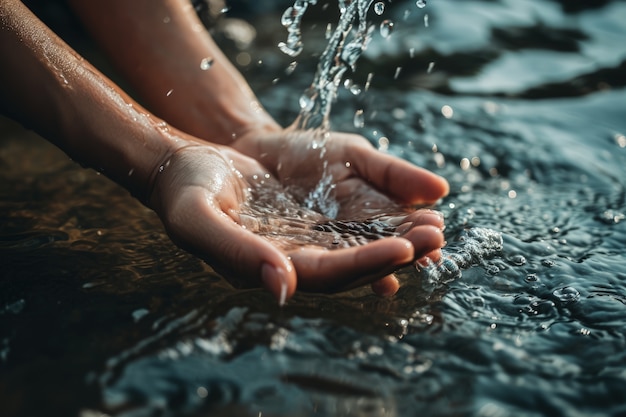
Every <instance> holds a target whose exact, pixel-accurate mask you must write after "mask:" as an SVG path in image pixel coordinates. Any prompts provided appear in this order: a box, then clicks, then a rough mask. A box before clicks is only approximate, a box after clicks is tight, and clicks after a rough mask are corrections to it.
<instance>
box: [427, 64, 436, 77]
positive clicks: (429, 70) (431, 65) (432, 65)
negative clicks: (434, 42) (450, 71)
mask: <svg viewBox="0 0 626 417" xmlns="http://www.w3.org/2000/svg"><path fill="white" fill-rule="evenodd" d="M433 68H435V63H434V62H430V63H429V64H428V68H427V69H426V73H427V74H430V73H431V72H433Z"/></svg>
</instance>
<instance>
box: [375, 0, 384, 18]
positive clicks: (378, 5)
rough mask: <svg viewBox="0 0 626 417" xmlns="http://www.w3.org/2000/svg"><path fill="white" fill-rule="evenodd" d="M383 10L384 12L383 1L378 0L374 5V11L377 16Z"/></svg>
mask: <svg viewBox="0 0 626 417" xmlns="http://www.w3.org/2000/svg"><path fill="white" fill-rule="evenodd" d="M384 12H385V3H383V2H382V1H379V2H378V3H376V4H375V5H374V13H376V14H377V15H378V16H380V15H381V14H383V13H384Z"/></svg>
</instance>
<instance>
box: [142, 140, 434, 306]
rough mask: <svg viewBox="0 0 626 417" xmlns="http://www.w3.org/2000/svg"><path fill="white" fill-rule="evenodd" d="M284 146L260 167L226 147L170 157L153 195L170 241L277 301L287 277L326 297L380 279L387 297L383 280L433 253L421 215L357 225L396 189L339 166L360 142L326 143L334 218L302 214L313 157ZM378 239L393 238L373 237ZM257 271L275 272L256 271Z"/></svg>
mask: <svg viewBox="0 0 626 417" xmlns="http://www.w3.org/2000/svg"><path fill="white" fill-rule="evenodd" d="M290 143H292V144H293V145H292V146H285V144H284V143H282V144H280V142H279V141H276V142H274V143H273V144H274V145H276V146H279V149H278V150H276V149H275V150H274V151H278V153H277V154H272V155H273V156H272V157H271V159H270V158H265V159H264V158H262V157H260V158H259V159H260V160H261V162H263V165H261V164H260V163H259V162H257V161H256V160H255V159H252V158H249V157H247V156H244V155H242V154H241V153H239V152H237V151H234V150H232V149H230V148H219V149H216V148H214V147H212V146H211V147H210V146H196V147H192V148H187V149H183V150H181V151H179V152H178V153H177V154H175V155H174V157H173V158H172V159H171V161H170V164H169V166H168V168H167V169H166V170H165V172H164V173H162V174H161V175H160V176H159V178H158V180H157V184H156V187H155V193H154V196H153V206H154V207H155V209H156V210H157V212H158V213H159V215H160V216H161V218H162V219H163V222H164V224H165V226H166V229H167V230H168V233H169V234H170V235H171V236H172V238H173V240H174V241H176V242H177V243H178V244H180V245H181V246H182V247H184V248H186V249H187V250H189V251H191V252H193V253H196V254H197V255H198V256H200V257H202V258H204V259H206V260H207V261H208V262H209V263H210V264H211V265H212V266H213V267H214V268H215V269H216V270H218V271H219V272H220V273H222V274H223V275H224V276H225V277H227V278H229V279H230V280H231V281H232V282H235V283H237V284H239V285H245V286H250V285H264V286H266V287H268V288H270V290H271V291H272V292H273V293H274V294H275V295H277V297H280V298H281V299H282V298H283V296H282V295H283V294H284V293H285V294H287V296H290V295H291V294H292V293H293V291H295V287H296V279H297V286H298V288H300V289H303V290H313V291H336V290H341V289H345V288H349V287H353V286H355V285H361V284H363V283H367V282H373V281H376V280H378V279H381V278H384V277H386V278H385V280H383V281H381V282H384V283H386V284H385V285H383V286H382V287H379V292H382V293H389V292H393V291H392V290H393V288H394V284H393V283H391V282H390V281H389V278H391V277H388V274H390V273H392V272H393V271H394V270H395V269H397V268H398V267H400V266H402V265H406V264H408V263H411V262H413V261H414V260H416V259H418V258H421V257H423V256H426V255H428V254H429V253H431V252H432V251H435V250H437V249H438V248H440V247H441V245H442V242H443V237H442V235H441V232H440V230H439V229H440V228H441V227H442V221H441V218H440V217H439V216H437V215H433V214H432V213H431V212H428V211H415V212H412V213H400V212H398V211H397V210H398V208H399V206H397V205H393V206H392V207H393V210H394V214H396V215H397V216H394V217H385V218H378V219H377V220H376V221H366V219H369V218H371V217H373V216H372V214H374V212H377V214H380V213H382V211H381V210H380V209H381V208H383V207H385V204H387V206H386V207H389V206H388V205H389V204H393V203H392V200H391V199H389V198H388V197H386V196H385V195H384V194H383V192H386V193H389V194H391V195H393V194H394V193H396V194H398V191H399V189H398V187H394V185H393V184H390V185H389V184H387V185H386V184H385V181H386V180H385V179H384V178H383V179H382V181H381V180H380V178H379V179H378V181H377V180H372V181H371V182H370V181H368V180H367V177H365V178H364V177H363V174H364V173H366V174H367V172H366V171H367V170H368V169H369V168H367V166H366V167H365V168H363V166H362V164H360V163H359V161H356V160H355V162H354V165H352V164H350V165H351V166H346V162H350V159H346V158H356V157H359V156H360V152H365V154H366V155H369V154H368V152H369V149H367V151H362V150H360V149H361V148H363V147H362V146H361V145H359V146H357V147H356V148H351V147H350V146H347V145H346V142H344V141H343V140H341V141H337V142H335V143H330V142H329V143H327V145H329V144H330V145H329V146H330V147H329V148H327V151H328V152H329V156H330V159H328V161H329V162H328V165H327V169H328V172H329V173H330V174H331V175H332V178H333V181H334V182H335V184H336V188H335V198H336V200H337V202H338V204H339V215H338V217H337V220H333V219H330V218H328V217H327V216H324V215H322V214H320V213H318V212H316V211H315V210H310V209H307V208H305V207H302V204H301V203H302V197H303V195H304V193H303V191H305V190H307V187H311V186H314V185H316V184H317V183H318V182H319V180H320V178H321V176H322V174H323V170H320V169H317V168H316V166H319V165H318V164H317V162H318V161H319V159H318V161H315V160H311V158H310V157H307V153H306V152H305V151H306V150H307V147H306V146H302V145H299V144H297V143H294V142H293V141H291V142H290ZM363 149H366V148H363ZM374 152H375V151H374ZM272 161H273V164H272V163H269V162H272ZM367 162H368V161H366V165H367ZM369 162H371V160H370V161H369ZM375 165H376V164H375ZM352 166H356V167H357V168H356V170H355V169H351V168H352ZM407 166H408V164H407ZM379 169H380V167H378V168H376V167H374V170H373V171H372V172H371V173H372V174H375V173H376V171H377V170H379ZM385 170H386V171H388V172H390V171H389V170H393V167H389V168H384V169H383V171H385ZM431 175H432V174H431ZM394 190H395V191H394ZM354 191H356V192H354ZM418 194H419V195H418ZM418 197H419V198H418ZM419 199H422V202H426V201H427V200H428V198H422V196H421V194H420V193H409V198H408V199H405V200H404V201H402V200H401V203H403V204H406V203H417V202H419V201H418V200H419ZM366 202H373V204H370V206H367V205H366V204H365V203H366ZM350 219H355V220H357V221H356V222H350V221H347V220H350ZM339 220H341V221H339ZM433 226H434V227H433ZM386 236H401V237H402V238H392V239H382V238H383V237H386ZM336 248H337V250H330V251H329V250H328V249H336ZM265 265H272V266H274V267H275V268H274V269H272V271H278V272H277V273H269V274H266V273H265V272H264V271H265V270H266V269H267V268H265ZM267 276H271V277H272V278H271V279H268V278H267ZM278 281H280V283H278ZM395 285H397V283H396V284H395ZM277 286H278V287H277ZM390 288H391V290H390ZM396 289H397V288H396Z"/></svg>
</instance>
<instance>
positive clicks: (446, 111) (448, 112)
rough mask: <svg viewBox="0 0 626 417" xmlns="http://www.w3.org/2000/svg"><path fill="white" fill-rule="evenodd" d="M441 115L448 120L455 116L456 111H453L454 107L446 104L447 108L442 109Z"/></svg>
mask: <svg viewBox="0 0 626 417" xmlns="http://www.w3.org/2000/svg"><path fill="white" fill-rule="evenodd" d="M441 114H442V115H443V117H445V118H446V119H450V118H451V117H452V116H453V115H454V110H453V109H452V107H450V106H448V105H447V104H446V105H445V106H443V107H441Z"/></svg>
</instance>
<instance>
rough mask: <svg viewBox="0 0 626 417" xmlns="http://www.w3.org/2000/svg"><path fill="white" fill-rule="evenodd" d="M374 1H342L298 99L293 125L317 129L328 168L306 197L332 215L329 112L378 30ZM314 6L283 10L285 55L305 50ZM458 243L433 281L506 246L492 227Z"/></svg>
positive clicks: (380, 7)
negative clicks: (304, 30)
mask: <svg viewBox="0 0 626 417" xmlns="http://www.w3.org/2000/svg"><path fill="white" fill-rule="evenodd" d="M372 3H374V0H339V2H338V6H339V12H340V17H339V21H338V24H337V27H336V28H335V30H334V31H331V30H330V27H331V26H330V24H329V25H328V26H327V33H326V38H327V39H328V44H327V46H326V48H325V49H324V52H323V53H322V55H321V57H320V60H319V63H318V65H317V71H316V73H315V77H314V79H313V82H312V83H311V85H310V86H309V87H308V88H307V89H306V90H305V91H304V93H303V94H302V96H301V97H300V99H299V105H300V113H299V115H298V117H297V119H296V121H295V123H294V125H295V127H296V128H298V129H302V130H312V131H313V133H314V134H315V135H316V140H315V141H313V143H314V144H315V145H314V147H313V149H317V150H318V151H319V157H320V160H321V163H322V167H323V173H322V177H321V179H320V181H319V182H318V184H317V186H316V187H315V188H314V189H313V190H312V191H311V192H310V193H309V194H308V196H307V197H306V198H305V199H304V205H305V206H306V207H307V208H309V209H314V210H317V211H318V212H320V213H322V214H324V215H325V216H327V217H329V218H331V219H333V218H335V217H336V215H337V212H338V210H339V204H338V202H337V201H335V199H334V198H333V191H334V184H333V178H332V176H331V175H330V173H328V172H327V169H326V164H327V163H326V161H325V160H324V143H325V141H326V140H327V138H328V136H329V131H330V126H329V125H330V122H329V116H330V111H331V107H332V104H333V102H334V101H335V99H336V96H337V90H338V88H339V86H340V85H342V79H343V76H344V74H345V72H346V71H347V70H348V69H350V70H351V71H355V69H356V63H357V61H358V59H359V58H360V57H361V55H362V53H363V51H365V49H366V48H367V46H368V44H369V42H370V40H371V37H372V34H373V33H374V31H375V25H374V24H368V21H367V13H368V11H369V9H370V6H372ZM315 4H317V0H296V1H295V3H294V5H293V6H291V7H289V8H287V9H286V10H285V12H284V13H283V15H282V18H281V23H282V25H283V26H284V27H285V28H286V29H287V32H288V36H287V40H286V42H281V43H279V44H278V47H279V49H280V50H281V51H282V52H283V53H285V54H287V55H289V56H291V57H296V56H298V55H299V54H300V53H301V52H302V50H303V42H302V37H301V30H300V25H301V22H302V17H303V15H304V13H305V12H306V10H307V8H308V7H309V6H310V5H315ZM415 4H416V6H417V7H418V8H420V9H422V8H424V7H426V1H425V0H418V1H417V2H416V3H415ZM373 11H374V13H376V15H379V16H380V15H382V14H383V13H384V12H385V3H383V2H380V1H378V2H376V4H375V5H374V7H373ZM393 27H394V22H393V21H391V20H389V19H385V20H383V22H382V23H381V24H380V26H379V32H380V35H381V36H382V37H383V38H388V37H389V36H390V35H391V33H392V31H393ZM432 65H433V63H431V65H430V66H429V69H428V70H429V72H430V71H431V70H432ZM401 69H402V68H401V67H398V68H397V69H396V75H395V78H397V77H398V75H399V73H400V71H401ZM371 76H372V74H369V76H368V85H369V83H370V81H371ZM349 81H350V80H346V83H344V85H349V84H350V82H349ZM354 125H355V127H357V128H361V127H363V126H364V115H363V110H362V109H359V110H357V111H356V113H355V116H354ZM457 241H458V242H460V244H459V245H457V247H451V248H447V249H446V250H444V252H443V256H442V258H441V260H440V261H439V262H438V263H437V264H432V265H429V266H428V267H426V268H423V270H424V273H425V275H426V276H427V278H428V279H429V280H430V281H431V282H441V281H449V280H451V279H455V278H458V277H460V275H461V269H465V268H468V267H470V266H472V265H473V264H476V263H478V262H479V261H480V260H481V259H483V258H485V257H489V256H492V255H493V254H495V253H497V252H499V251H500V250H502V235H501V233H499V232H497V231H494V230H491V229H484V228H475V229H470V230H467V231H465V232H464V233H463V234H462V235H461V236H459V237H458V239H457Z"/></svg>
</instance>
